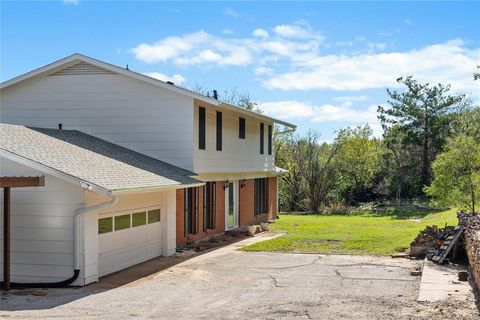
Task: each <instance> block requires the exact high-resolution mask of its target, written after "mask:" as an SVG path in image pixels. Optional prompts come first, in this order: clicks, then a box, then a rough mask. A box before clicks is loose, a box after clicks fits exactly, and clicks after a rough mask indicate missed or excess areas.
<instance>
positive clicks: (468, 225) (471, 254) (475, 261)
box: [457, 211, 480, 288]
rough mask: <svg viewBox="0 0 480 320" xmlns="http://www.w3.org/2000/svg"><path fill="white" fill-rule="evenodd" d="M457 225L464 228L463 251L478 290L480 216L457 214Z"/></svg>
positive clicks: (479, 286)
mask: <svg viewBox="0 0 480 320" xmlns="http://www.w3.org/2000/svg"><path fill="white" fill-rule="evenodd" d="M457 217H458V224H459V225H463V226H465V231H464V233H463V234H464V239H463V242H464V244H465V251H466V252H467V256H468V261H469V262H470V266H471V268H472V275H473V278H474V280H475V283H476V284H477V287H478V288H480V215H479V214H473V215H472V214H468V213H465V212H461V211H460V212H458V214H457Z"/></svg>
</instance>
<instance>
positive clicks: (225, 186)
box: [223, 180, 229, 190]
mask: <svg viewBox="0 0 480 320" xmlns="http://www.w3.org/2000/svg"><path fill="white" fill-rule="evenodd" d="M228 184H229V181H228V180H227V181H225V184H224V185H223V189H224V190H225V189H227V188H228Z"/></svg>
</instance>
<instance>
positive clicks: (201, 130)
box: [198, 107, 205, 150]
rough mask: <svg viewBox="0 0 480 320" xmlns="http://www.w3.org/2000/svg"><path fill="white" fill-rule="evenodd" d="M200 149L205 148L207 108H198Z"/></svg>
mask: <svg viewBox="0 0 480 320" xmlns="http://www.w3.org/2000/svg"><path fill="white" fill-rule="evenodd" d="M198 149H202V150H205V108H204V107H200V108H198Z"/></svg>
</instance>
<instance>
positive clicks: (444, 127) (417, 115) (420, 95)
mask: <svg viewBox="0 0 480 320" xmlns="http://www.w3.org/2000/svg"><path fill="white" fill-rule="evenodd" d="M397 81H398V82H399V83H401V84H404V85H405V86H406V87H407V90H406V91H404V92H400V91H397V90H390V89H387V93H388V95H389V97H390V100H389V101H388V103H389V104H390V108H384V107H383V106H378V113H379V116H378V118H379V120H380V121H381V123H382V125H383V128H384V130H385V132H388V130H389V129H390V128H391V126H396V130H397V131H398V132H401V134H402V135H401V138H402V139H403V141H402V145H403V146H408V145H415V146H421V152H420V154H418V158H419V159H421V170H420V172H421V174H420V178H421V179H420V182H421V185H420V186H419V188H418V191H419V193H420V192H421V190H422V187H423V186H424V185H428V184H430V181H431V162H432V160H433V159H434V158H435V156H436V155H437V154H438V153H440V152H441V150H442V147H443V145H444V143H445V141H446V139H447V138H448V137H449V136H450V124H451V122H452V120H453V118H454V114H453V111H454V107H455V106H456V104H457V103H459V102H460V101H462V99H463V96H462V95H450V94H449V91H450V86H444V85H442V84H438V85H434V86H431V85H430V84H428V83H426V84H422V83H419V82H417V81H416V80H414V79H413V78H412V77H411V76H409V77H406V78H399V79H397Z"/></svg>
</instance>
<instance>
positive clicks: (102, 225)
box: [98, 217, 113, 234]
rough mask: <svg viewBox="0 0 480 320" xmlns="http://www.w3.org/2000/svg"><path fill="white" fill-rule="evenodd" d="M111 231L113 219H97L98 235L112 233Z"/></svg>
mask: <svg viewBox="0 0 480 320" xmlns="http://www.w3.org/2000/svg"><path fill="white" fill-rule="evenodd" d="M112 231H113V218H112V217H109V218H102V219H98V234H102V233H107V232H112Z"/></svg>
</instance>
